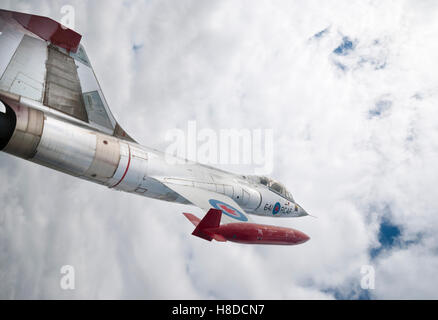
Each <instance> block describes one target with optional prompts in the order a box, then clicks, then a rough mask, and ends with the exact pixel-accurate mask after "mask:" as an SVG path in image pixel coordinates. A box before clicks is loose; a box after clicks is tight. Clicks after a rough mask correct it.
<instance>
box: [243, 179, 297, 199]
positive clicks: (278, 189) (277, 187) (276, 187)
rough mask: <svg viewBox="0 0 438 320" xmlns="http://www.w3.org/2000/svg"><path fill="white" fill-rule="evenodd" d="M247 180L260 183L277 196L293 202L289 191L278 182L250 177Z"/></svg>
mask: <svg viewBox="0 0 438 320" xmlns="http://www.w3.org/2000/svg"><path fill="white" fill-rule="evenodd" d="M249 178H250V179H251V180H252V181H253V182H255V183H260V184H262V185H264V186H266V187H268V188H269V189H270V190H271V191H274V192H275V193H278V194H279V195H281V196H283V197H285V198H286V199H287V200H289V201H292V202H295V200H294V198H293V197H292V194H291V193H290V192H289V191H287V189H286V187H285V186H284V185H282V184H281V183H280V182H278V181H275V180H274V179H271V178H268V177H265V176H250V177H249Z"/></svg>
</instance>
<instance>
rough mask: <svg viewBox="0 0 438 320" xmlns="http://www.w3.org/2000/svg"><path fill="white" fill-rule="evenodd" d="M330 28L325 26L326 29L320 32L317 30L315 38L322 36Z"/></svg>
mask: <svg viewBox="0 0 438 320" xmlns="http://www.w3.org/2000/svg"><path fill="white" fill-rule="evenodd" d="M328 30H329V28H328V27H327V28H325V29H324V30H321V31H320V32H317V33H315V34H314V35H313V37H314V38H322V37H323V36H324V35H325V34H326V33H327V32H328Z"/></svg>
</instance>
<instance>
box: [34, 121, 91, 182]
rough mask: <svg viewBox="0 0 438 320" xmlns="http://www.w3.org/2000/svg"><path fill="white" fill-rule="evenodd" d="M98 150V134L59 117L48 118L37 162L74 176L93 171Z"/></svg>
mask: <svg viewBox="0 0 438 320" xmlns="http://www.w3.org/2000/svg"><path fill="white" fill-rule="evenodd" d="M95 151H96V135H95V134H93V132H92V131H89V130H86V129H83V128H79V127H77V126H75V125H71V124H68V123H65V122H63V121H60V120H57V119H55V118H51V117H49V118H47V119H46V120H45V122H44V131H43V134H42V136H41V142H40V144H39V146H38V149H37V153H36V154H35V157H34V158H33V159H32V160H33V161H35V162H37V163H40V164H43V165H45V166H49V167H52V168H55V169H57V170H59V171H63V172H66V173H69V174H72V175H77V176H81V175H84V173H85V172H86V171H87V170H88V169H89V168H90V166H91V164H92V162H93V159H94V154H95Z"/></svg>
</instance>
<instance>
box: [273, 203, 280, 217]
mask: <svg viewBox="0 0 438 320" xmlns="http://www.w3.org/2000/svg"><path fill="white" fill-rule="evenodd" d="M280 209H281V205H280V202H277V203H276V204H275V205H274V209H272V214H277V213H279V212H280Z"/></svg>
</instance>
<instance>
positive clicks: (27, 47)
mask: <svg viewBox="0 0 438 320" xmlns="http://www.w3.org/2000/svg"><path fill="white" fill-rule="evenodd" d="M81 38H82V36H81V35H80V34H78V33H77V32H75V31H73V30H71V29H68V28H66V27H65V26H63V25H61V24H60V23H58V22H56V21H54V20H52V19H50V18H47V17H42V16H38V15H33V14H26V13H20V12H14V11H8V10H3V9H0V49H1V50H0V51H1V52H0V98H1V99H9V100H12V101H14V102H15V103H25V104H26V103H27V105H31V106H33V107H35V108H37V107H40V108H41V109H42V110H49V111H48V112H51V113H53V114H57V115H61V116H63V117H65V118H68V119H72V120H74V121H75V122H76V123H81V122H82V124H84V125H85V126H87V127H92V128H93V129H96V130H97V131H100V132H103V133H106V134H109V135H113V136H116V137H119V138H121V139H125V140H128V141H134V140H133V139H132V138H131V137H129V135H128V134H127V133H126V132H125V131H124V130H123V129H122V128H121V127H120V125H119V124H118V123H117V121H116V120H115V118H114V116H113V115H112V113H111V111H110V109H109V106H108V104H107V102H106V100H105V97H104V95H103V93H102V90H101V87H100V85H99V83H98V81H97V78H96V76H95V74H94V71H93V68H92V66H91V63H90V60H89V59H88V56H87V54H86V53H85V49H84V47H83V46H82V45H81V44H80V42H81ZM115 77H116V75H115Z"/></svg>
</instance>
